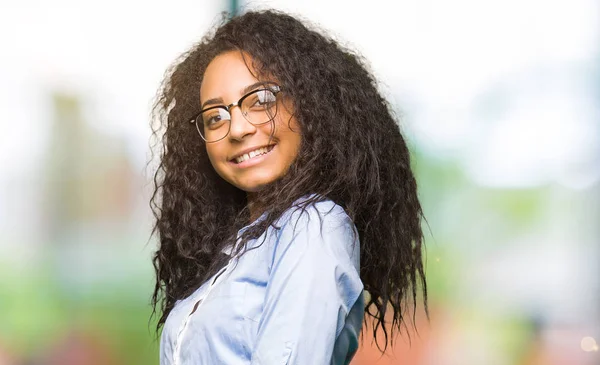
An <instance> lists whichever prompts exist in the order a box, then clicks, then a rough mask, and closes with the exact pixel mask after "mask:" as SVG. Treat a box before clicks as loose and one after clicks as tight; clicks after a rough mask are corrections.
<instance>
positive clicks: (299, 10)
mask: <svg viewBox="0 0 600 365" xmlns="http://www.w3.org/2000/svg"><path fill="white" fill-rule="evenodd" d="M267 7H274V8H278V9H282V10H286V11H289V12H292V13H293V14H296V15H300V16H301V17H304V18H305V19H308V20H310V21H312V22H313V23H315V24H317V25H319V26H320V27H321V28H322V29H325V30H327V31H328V32H329V34H331V35H332V36H333V37H334V38H336V39H337V40H339V41H340V42H342V44H344V45H346V46H348V47H350V48H353V49H356V50H358V51H359V52H361V53H362V54H363V55H364V56H365V58H366V59H368V60H369V62H370V67H371V70H372V72H373V73H374V74H375V75H376V77H377V78H378V79H379V80H380V81H381V84H380V86H381V90H382V92H383V93H384V94H385V95H386V97H387V98H388V99H389V100H390V102H391V103H392V105H393V106H394V109H395V111H396V112H397V113H398V115H400V116H401V119H402V129H403V131H404V133H405V135H406V137H407V139H408V141H409V144H410V147H411V150H412V153H413V157H414V168H415V171H416V173H417V179H418V183H419V188H420V197H421V200H422V203H423V206H424V210H425V215H426V217H427V220H428V225H425V232H426V246H427V256H426V257H427V275H428V283H429V290H430V291H429V295H430V298H429V300H430V312H431V320H430V321H429V322H427V320H426V319H425V318H424V316H423V312H422V309H421V310H420V311H419V313H418V315H417V317H416V320H417V327H418V334H416V333H414V332H412V335H411V337H410V341H409V339H408V337H407V336H404V337H403V338H402V339H400V340H399V341H398V343H397V344H396V346H394V348H393V351H392V352H390V353H388V354H386V355H385V356H384V357H381V356H380V355H379V353H378V352H377V351H376V350H374V348H375V347H374V345H373V344H372V343H371V338H370V336H368V335H366V336H365V338H364V342H363V344H362V348H361V350H360V351H359V353H358V354H357V356H356V357H355V359H354V360H353V362H352V364H353V365H369V364H381V365H384V364H411V365H424V364H428V365H454V364H460V365H508V364H511V365H512V364H515V365H517V364H519V365H533V364H535V365H542V364H543V365H554V364H570V365H588V364H600V352H599V348H598V347H599V345H598V343H599V342H600V265H599V261H600V228H599V226H600V225H599V222H600V204H599V203H600V39H599V38H600V27H599V25H600V21H599V20H600V19H599V18H600V4H599V3H598V2H597V1H594V0H550V1H542V0H526V1H522V0H488V1H476V0H454V1H443V0H425V1H423V0H420V1H416V0H396V1H381V0H372V1H368V2H366V1H361V2H347V1H331V2H324V1H318V0H304V1H298V0H273V1H251V2H243V1H241V0H240V1H226V0H195V1H190V0H172V1H169V2H167V1H149V2H138V1H130V2H127V1H117V0H104V1H87V2H80V1H67V0H53V1H43V2H42V1H35V0H30V1H21V2H18V3H17V2H11V1H9V0H2V2H0V45H1V48H2V57H0V113H1V114H0V123H1V130H2V132H0V365H25V364H31V365H33V364H62V365H72V364H90V365H94V364H106V365H118V364H158V341H157V339H156V336H155V334H154V331H153V329H154V325H155V322H153V321H149V317H150V313H151V308H150V306H149V298H150V294H151V291H152V289H153V280H154V279H153V271H152V266H151V262H150V257H151V255H152V252H153V250H154V249H155V244H156V243H155V240H154V238H152V239H150V237H149V234H150V229H151V225H152V219H151V214H150V210H149V206H148V200H149V196H150V193H151V184H150V175H151V172H152V171H151V170H147V169H146V163H147V161H148V159H149V147H148V143H149V142H148V141H149V137H150V128H149V115H150V107H151V103H152V99H153V97H154V94H155V92H156V90H157V88H158V85H159V83H160V80H161V78H162V75H163V73H164V71H165V69H166V68H167V67H168V65H169V64H170V63H171V62H172V61H173V60H174V59H175V58H176V57H177V56H178V55H179V54H180V53H182V52H183V51H185V50H186V49H187V48H188V47H189V46H190V45H191V44H192V43H193V42H195V41H197V40H198V39H199V38H200V37H201V36H202V35H203V34H204V33H205V32H206V31H207V30H208V29H210V28H211V26H212V25H213V24H215V23H216V22H217V21H218V20H219V19H220V18H221V16H220V15H219V14H220V12H222V11H226V10H231V9H239V8H242V9H254V8H267ZM366 332H368V331H365V333H366Z"/></svg>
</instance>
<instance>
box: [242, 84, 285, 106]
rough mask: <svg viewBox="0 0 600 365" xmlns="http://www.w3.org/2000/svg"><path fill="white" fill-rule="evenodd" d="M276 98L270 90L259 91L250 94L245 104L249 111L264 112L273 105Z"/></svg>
mask: <svg viewBox="0 0 600 365" xmlns="http://www.w3.org/2000/svg"><path fill="white" fill-rule="evenodd" d="M276 101H277V96H276V95H275V93H274V92H273V91H272V90H269V89H260V90H256V91H255V92H254V93H252V94H250V95H249V96H248V98H247V99H246V100H245V103H244V104H246V105H247V106H248V108H249V109H251V110H265V109H269V108H271V107H272V106H274V105H275V102H276Z"/></svg>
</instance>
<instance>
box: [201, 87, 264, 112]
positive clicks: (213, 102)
mask: <svg viewBox="0 0 600 365" xmlns="http://www.w3.org/2000/svg"><path fill="white" fill-rule="evenodd" d="M271 83H272V82H269V81H257V82H255V83H253V84H250V85H248V86H246V87H244V88H243V89H242V90H241V91H240V94H241V95H246V94H247V93H249V92H250V91H252V90H254V89H256V88H257V87H259V86H265V85H267V84H271ZM223 103H224V101H223V98H213V99H208V100H207V101H205V102H204V103H202V106H200V109H204V108H205V107H206V106H207V105H219V104H223Z"/></svg>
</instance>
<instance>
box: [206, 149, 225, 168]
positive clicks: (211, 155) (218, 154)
mask: <svg viewBox="0 0 600 365" xmlns="http://www.w3.org/2000/svg"><path fill="white" fill-rule="evenodd" d="M206 154H207V155H208V159H209V161H210V163H211V165H212V166H213V168H214V169H215V170H216V171H217V172H218V171H219V169H220V164H222V162H223V160H224V157H223V151H221V149H220V148H218V147H217V146H215V145H207V146H206Z"/></svg>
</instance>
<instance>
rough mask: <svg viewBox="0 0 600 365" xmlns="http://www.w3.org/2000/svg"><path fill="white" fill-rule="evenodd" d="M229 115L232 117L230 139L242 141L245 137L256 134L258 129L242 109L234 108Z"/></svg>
mask: <svg viewBox="0 0 600 365" xmlns="http://www.w3.org/2000/svg"><path fill="white" fill-rule="evenodd" d="M229 114H230V115H231V120H230V123H231V125H230V127H229V128H230V129H229V138H230V139H232V140H236V141H241V140H242V139H244V137H246V136H248V135H252V134H254V133H255V132H256V127H255V126H254V124H252V123H250V122H249V121H248V120H247V119H246V117H244V115H243V114H242V109H240V107H238V106H234V107H233V108H231V109H230V110H229Z"/></svg>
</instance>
